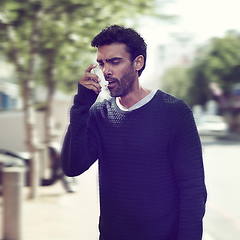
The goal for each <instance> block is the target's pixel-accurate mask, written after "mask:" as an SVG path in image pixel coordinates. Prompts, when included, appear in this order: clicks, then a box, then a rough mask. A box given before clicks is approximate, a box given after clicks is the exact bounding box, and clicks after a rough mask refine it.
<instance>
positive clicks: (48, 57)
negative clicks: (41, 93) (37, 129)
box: [44, 49, 56, 145]
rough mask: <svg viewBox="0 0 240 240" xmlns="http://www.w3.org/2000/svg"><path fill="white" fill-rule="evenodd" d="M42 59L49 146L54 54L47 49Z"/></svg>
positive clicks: (46, 129)
mask: <svg viewBox="0 0 240 240" xmlns="http://www.w3.org/2000/svg"><path fill="white" fill-rule="evenodd" d="M44 58H45V61H46V69H45V71H44V72H45V78H46V86H47V90H48V92H47V99H46V110H45V119H44V121H45V143H46V144H47V145H49V143H50V142H51V141H52V137H53V135H52V130H53V129H52V127H53V126H52V119H51V117H52V103H53V96H54V93H55V88H56V84H55V83H56V82H55V77H54V69H55V52H54V51H52V50H51V49H49V50H48V51H47V52H45V54H44Z"/></svg>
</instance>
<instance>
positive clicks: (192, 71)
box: [163, 31, 240, 106]
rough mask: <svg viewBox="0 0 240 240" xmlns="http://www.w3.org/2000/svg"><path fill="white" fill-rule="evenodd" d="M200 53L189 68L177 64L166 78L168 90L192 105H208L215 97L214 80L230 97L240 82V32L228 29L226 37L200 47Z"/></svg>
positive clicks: (197, 53)
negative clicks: (180, 67) (212, 84)
mask: <svg viewBox="0 0 240 240" xmlns="http://www.w3.org/2000/svg"><path fill="white" fill-rule="evenodd" d="M196 56H197V57H196V59H195V61H194V63H193V64H192V65H191V66H189V67H188V69H182V70H180V69H178V68H176V67H175V68H173V69H170V70H168V71H167V72H166V74H165V76H164V77H163V86H164V87H166V90H167V91H168V92H170V93H171V94H174V95H175V96H177V97H180V98H182V99H184V100H186V101H187V102H188V104H189V105H190V106H193V105H195V104H200V105H205V103H206V102H207V101H208V100H211V99H213V98H214V97H215V96H214V93H213V92H212V90H211V88H210V85H211V83H216V84H217V86H219V88H220V89H221V90H222V92H223V94H224V95H225V96H227V95H229V92H230V91H231V89H232V87H233V85H234V84H235V83H239V82H240V33H238V32H236V31H228V32H227V33H226V35H225V36H224V37H222V38H220V37H219V38H213V39H211V40H210V41H209V43H207V44H205V45H202V46H200V47H199V48H198V49H197V50H196ZM183 73H184V75H183Z"/></svg>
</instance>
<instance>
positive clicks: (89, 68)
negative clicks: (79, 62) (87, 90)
mask: <svg viewBox="0 0 240 240" xmlns="http://www.w3.org/2000/svg"><path fill="white" fill-rule="evenodd" d="M95 67H96V65H95V64H91V65H90V66H89V67H88V68H87V69H86V70H85V73H88V72H89V73H90V72H91V71H92V69H93V68H95Z"/></svg>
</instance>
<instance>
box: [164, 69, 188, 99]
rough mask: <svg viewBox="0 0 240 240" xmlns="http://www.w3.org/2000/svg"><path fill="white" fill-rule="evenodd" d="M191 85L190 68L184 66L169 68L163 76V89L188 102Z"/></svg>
mask: <svg viewBox="0 0 240 240" xmlns="http://www.w3.org/2000/svg"><path fill="white" fill-rule="evenodd" d="M189 87H190V78H189V69H188V68H183V67H173V68H170V69H168V70H167V71H166V72H165V74H164V76H163V78H162V86H161V88H162V90H163V91H165V92H167V93H170V94H172V95H173V96H175V97H177V98H181V99H183V100H185V101H186V102H189V99H188V90H189Z"/></svg>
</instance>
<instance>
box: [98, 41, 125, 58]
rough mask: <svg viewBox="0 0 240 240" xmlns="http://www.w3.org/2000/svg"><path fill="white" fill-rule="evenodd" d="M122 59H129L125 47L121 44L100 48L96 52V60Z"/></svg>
mask: <svg viewBox="0 0 240 240" xmlns="http://www.w3.org/2000/svg"><path fill="white" fill-rule="evenodd" d="M124 57H129V53H128V52H127V51H126V45H125V44H123V43H113V44H110V45H104V46H100V47H98V50H97V59H98V60H106V59H112V58H124Z"/></svg>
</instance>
